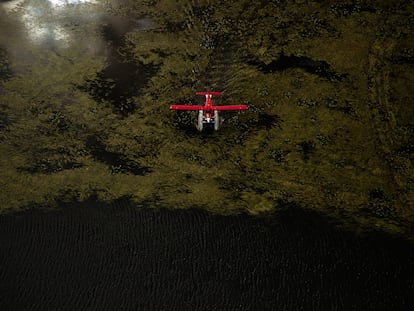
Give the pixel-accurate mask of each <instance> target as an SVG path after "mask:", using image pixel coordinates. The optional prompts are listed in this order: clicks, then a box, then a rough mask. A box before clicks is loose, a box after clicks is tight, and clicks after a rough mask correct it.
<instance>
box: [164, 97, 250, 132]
mask: <svg viewBox="0 0 414 311" xmlns="http://www.w3.org/2000/svg"><path fill="white" fill-rule="evenodd" d="M196 94H197V95H203V96H205V97H206V102H205V104H204V106H195V105H171V106H170V109H171V110H195V111H198V120H197V124H196V127H197V129H198V130H199V131H202V130H203V128H204V124H206V125H214V130H216V131H217V130H218V129H219V128H220V125H221V123H222V118H221V117H219V111H224V110H247V106H246V105H227V106H213V99H212V97H213V96H220V95H221V92H197V93H196Z"/></svg>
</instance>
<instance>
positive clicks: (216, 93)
mask: <svg viewBox="0 0 414 311" xmlns="http://www.w3.org/2000/svg"><path fill="white" fill-rule="evenodd" d="M196 94H197V95H213V96H220V95H221V92H197V93H196Z"/></svg>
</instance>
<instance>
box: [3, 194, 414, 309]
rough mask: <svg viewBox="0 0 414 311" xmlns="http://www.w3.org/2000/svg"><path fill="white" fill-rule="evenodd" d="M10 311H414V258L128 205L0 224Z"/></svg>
mask: <svg viewBox="0 0 414 311" xmlns="http://www.w3.org/2000/svg"><path fill="white" fill-rule="evenodd" d="M0 237H1V243H0V254H1V255H0V267H1V268H0V279H1V283H0V288H1V292H2V295H1V298H0V305H2V309H3V310H27V309H30V310H57V309H58V310H73V309H77V310H120V309H122V310H213V309H214V310H258V309H260V310H279V309H281V310H407V311H408V310H412V308H413V307H414V299H413V297H412V292H413V290H414V284H413V281H412V275H413V273H414V271H413V269H414V267H413V265H412V263H413V260H414V248H413V246H412V245H410V244H406V243H403V242H399V241H397V240H393V239H389V238H386V237H384V236H383V237H380V236H378V235H359V236H358V235H355V234H353V233H351V232H346V231H339V230H337V229H335V228H334V226H332V225H331V224H329V222H327V220H326V219H324V218H323V217H321V216H318V215H317V214H314V213H309V212H304V211H301V210H299V209H296V208H293V207H291V208H290V209H288V210H286V212H285V213H283V214H282V215H280V217H278V218H277V219H276V218H273V219H272V218H265V219H263V218H262V219H257V218H255V217H251V216H247V215H240V216H219V215H213V214H209V213H207V212H205V211H201V210H196V209H192V210H170V209H165V208H164V209H148V208H144V207H137V206H135V205H134V204H131V203H128V201H126V200H121V201H118V202H114V203H112V204H109V205H107V204H99V203H92V202H87V203H82V204H73V205H66V206H65V207H64V208H62V209H61V210H59V211H50V210H49V211H40V210H33V211H27V212H23V213H18V214H15V215H2V216H0Z"/></svg>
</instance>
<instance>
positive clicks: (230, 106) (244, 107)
mask: <svg viewBox="0 0 414 311" xmlns="http://www.w3.org/2000/svg"><path fill="white" fill-rule="evenodd" d="M213 110H247V106H246V105H228V106H213Z"/></svg>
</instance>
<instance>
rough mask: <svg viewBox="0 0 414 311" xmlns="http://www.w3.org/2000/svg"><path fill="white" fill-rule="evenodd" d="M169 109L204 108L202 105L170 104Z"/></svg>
mask: <svg viewBox="0 0 414 311" xmlns="http://www.w3.org/2000/svg"><path fill="white" fill-rule="evenodd" d="M170 109H171V110H205V107H204V106H194V105H171V106H170Z"/></svg>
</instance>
